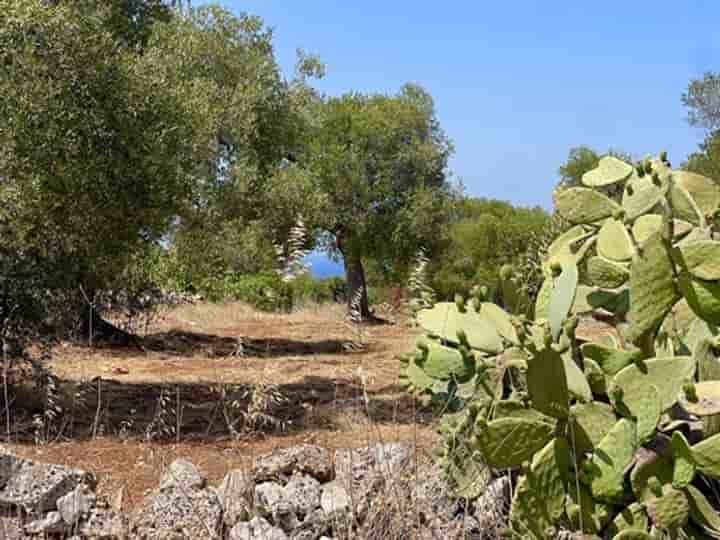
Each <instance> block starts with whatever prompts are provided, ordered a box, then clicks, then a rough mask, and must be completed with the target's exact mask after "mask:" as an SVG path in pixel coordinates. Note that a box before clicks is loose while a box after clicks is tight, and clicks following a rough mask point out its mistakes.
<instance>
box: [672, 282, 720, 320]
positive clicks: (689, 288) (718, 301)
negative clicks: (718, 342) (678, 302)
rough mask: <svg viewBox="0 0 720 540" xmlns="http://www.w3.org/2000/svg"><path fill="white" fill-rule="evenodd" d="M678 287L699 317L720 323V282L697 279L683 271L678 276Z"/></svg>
mask: <svg viewBox="0 0 720 540" xmlns="http://www.w3.org/2000/svg"><path fill="white" fill-rule="evenodd" d="M678 287H679V289H680V292H681V293H682V295H683V296H684V297H685V300H687V303H688V305H689V306H690V308H691V309H692V310H693V311H694V312H695V314H696V315H697V316H698V317H700V318H701V319H703V320H705V321H706V322H708V323H710V324H712V325H715V326H717V325H720V282H717V281H712V282H711V281H703V280H700V279H695V278H693V277H692V276H690V275H689V274H687V273H685V272H683V273H681V274H680V277H679V278H678Z"/></svg>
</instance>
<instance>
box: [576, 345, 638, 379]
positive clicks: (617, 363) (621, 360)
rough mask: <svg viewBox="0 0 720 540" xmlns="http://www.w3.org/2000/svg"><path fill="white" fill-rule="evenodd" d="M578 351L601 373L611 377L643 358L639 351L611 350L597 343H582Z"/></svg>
mask: <svg viewBox="0 0 720 540" xmlns="http://www.w3.org/2000/svg"><path fill="white" fill-rule="evenodd" d="M580 350H581V351H582V354H583V357H584V358H591V359H593V360H595V362H597V364H598V365H599V366H600V367H601V368H602V370H603V372H604V373H605V374H607V375H609V376H611V377H612V376H614V375H615V374H617V373H618V372H619V371H621V370H622V369H623V368H625V367H627V366H629V365H630V364H632V363H633V362H635V361H636V360H640V359H641V358H642V356H643V355H642V352H641V351H625V350H622V349H613V348H610V347H605V346H603V345H598V344H597V343H584V344H583V345H582V346H581V347H580Z"/></svg>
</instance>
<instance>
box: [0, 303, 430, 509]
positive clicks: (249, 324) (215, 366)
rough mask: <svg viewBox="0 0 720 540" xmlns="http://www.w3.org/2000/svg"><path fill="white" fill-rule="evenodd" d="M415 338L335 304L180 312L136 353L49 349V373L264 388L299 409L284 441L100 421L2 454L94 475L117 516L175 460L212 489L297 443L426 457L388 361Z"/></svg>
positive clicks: (417, 421) (135, 384)
mask: <svg viewBox="0 0 720 540" xmlns="http://www.w3.org/2000/svg"><path fill="white" fill-rule="evenodd" d="M413 339H414V335H413V333H412V332H411V331H410V330H409V329H408V328H407V327H406V326H405V325H404V324H402V323H398V324H385V325H373V326H364V327H362V328H361V329H358V328H357V327H353V326H350V325H348V324H347V323H345V322H344V319H343V313H342V308H341V307H340V306H324V307H320V308H315V309H312V310H310V309H308V310H304V311H302V312H299V313H293V314H290V315H268V314H258V313H255V312H253V311H251V310H248V309H247V308H245V307H243V306H240V305H236V304H230V305H225V306H217V305H196V306H184V307H181V308H177V309H174V310H173V311H172V312H170V313H169V314H168V315H167V316H166V317H165V318H164V319H163V320H162V321H160V322H159V323H158V324H155V325H153V326H152V327H151V328H150V331H149V332H148V335H147V337H146V339H145V346H146V351H145V352H142V351H139V350H89V349H87V348H83V347H77V346H70V345H65V346H62V347H60V348H59V349H58V350H56V351H55V354H54V355H53V360H52V362H51V369H52V371H53V373H54V374H56V375H57V376H58V377H59V378H60V379H61V380H63V381H70V382H72V381H76V382H80V381H93V380H94V379H95V378H96V377H100V378H102V380H103V381H106V384H112V385H114V387H120V388H123V387H126V388H128V389H133V390H136V389H137V388H146V387H149V388H152V385H163V387H164V386H168V385H177V387H180V385H182V386H183V388H189V389H192V388H196V389H205V388H207V387H212V386H213V385H218V384H222V385H236V384H237V385H268V384H270V385H274V386H275V387H277V388H279V389H280V390H281V391H282V392H284V393H287V394H292V396H293V398H292V400H291V401H290V403H291V406H292V407H293V408H295V409H296V410H295V411H293V412H294V413H297V414H294V415H293V418H295V420H294V421H293V423H292V424H290V425H288V426H286V429H285V431H284V432H283V433H249V434H242V435H240V437H236V438H232V437H228V436H221V435H218V436H207V435H205V436H203V434H201V433H197V432H190V433H181V436H180V440H179V442H178V441H177V440H176V439H175V437H174V436H173V437H170V440H171V441H172V442H159V441H158V440H150V441H148V440H147V439H146V438H144V437H142V436H140V435H138V434H137V433H132V430H131V429H130V430H128V433H127V434H125V433H122V432H119V431H118V430H117V429H115V428H107V429H105V431H106V432H105V433H104V434H103V433H102V431H103V429H102V425H101V426H100V429H99V432H100V433H101V435H100V436H97V437H95V438H92V437H85V438H82V439H79V440H78V439H74V438H73V439H70V440H62V439H65V437H63V438H61V441H60V442H53V443H50V444H43V445H36V444H13V445H9V447H10V449H11V450H12V451H15V452H17V453H19V454H21V455H24V456H27V457H29V458H32V459H37V460H40V461H47V462H52V463H60V464H64V465H70V466H76V467H81V468H85V469H87V470H90V471H92V472H93V473H95V474H96V475H97V476H98V478H99V481H100V485H99V491H100V493H102V494H104V495H106V496H108V497H110V498H114V497H116V496H117V494H118V493H119V492H122V493H123V494H124V495H123V507H124V509H126V510H129V509H132V508H133V507H134V506H135V505H136V504H137V503H138V502H139V501H140V500H141V499H142V497H143V496H144V494H145V492H146V491H147V490H149V489H152V488H154V487H155V486H156V485H157V483H158V481H159V478H160V475H161V473H162V470H163V469H164V467H165V466H166V465H167V464H168V463H170V462H171V461H172V460H173V459H175V458H177V457H185V458H188V459H190V460H191V461H193V462H194V463H196V464H197V465H198V466H199V467H200V468H201V469H202V470H203V471H204V472H205V473H206V474H207V475H208V478H209V479H210V480H211V482H214V483H217V482H219V481H220V480H221V479H222V477H223V476H224V475H225V473H226V472H228V471H229V470H232V469H233V468H244V467H248V466H249V464H250V462H251V460H252V458H253V457H254V456H256V455H258V454H260V453H264V452H268V451H270V450H272V449H273V448H275V447H281V446H290V445H294V444H299V443H312V444H319V445H321V446H324V447H327V448H330V449H334V448H342V447H359V446H366V445H368V444H374V443H377V442H386V441H403V442H406V443H408V444H410V445H413V446H416V447H418V448H419V449H421V450H423V451H429V450H430V449H431V448H432V446H433V444H434V442H435V440H436V435H435V433H434V429H433V427H432V425H433V422H432V420H433V419H432V416H431V414H430V413H429V412H427V411H423V410H421V408H420V406H419V404H418V403H417V402H416V401H415V400H413V399H410V398H409V396H408V395H407V394H406V393H405V392H404V391H403V390H402V388H401V387H400V386H399V385H398V366H399V364H398V361H397V359H396V355H397V354H399V353H401V352H404V351H406V350H407V348H408V347H409V346H410V344H411V342H412V340H413ZM88 384H92V383H88ZM133 395H135V394H133ZM138 395H139V396H140V397H139V398H138V399H140V400H142V399H144V398H143V397H142V396H143V395H144V394H142V393H139V394H138ZM141 405H142V404H140V403H138V407H139V406H141ZM145 405H148V404H145ZM150 406H152V404H150ZM131 412H132V411H130V410H128V411H127V413H128V421H129V422H132V414H131ZM150 438H151V439H153V438H154V439H157V438H158V437H157V436H156V434H152V437H150ZM165 439H166V440H167V437H166V438H165Z"/></svg>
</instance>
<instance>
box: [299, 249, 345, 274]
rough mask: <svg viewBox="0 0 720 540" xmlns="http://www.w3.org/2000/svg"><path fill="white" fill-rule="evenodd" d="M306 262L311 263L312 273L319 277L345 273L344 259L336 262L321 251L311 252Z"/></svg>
mask: <svg viewBox="0 0 720 540" xmlns="http://www.w3.org/2000/svg"><path fill="white" fill-rule="evenodd" d="M305 262H306V263H308V264H309V265H310V273H311V274H312V275H313V276H314V277H317V278H327V277H334V276H344V275H345V267H344V266H343V263H342V261H340V262H335V261H333V260H331V259H330V258H329V257H328V256H327V255H325V254H324V253H322V252H320V251H313V252H312V253H310V254H309V255H308V256H307V257H305Z"/></svg>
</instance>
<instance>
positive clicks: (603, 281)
mask: <svg viewBox="0 0 720 540" xmlns="http://www.w3.org/2000/svg"><path fill="white" fill-rule="evenodd" d="M587 278H588V279H589V280H590V283H592V284H593V285H595V286H597V287H602V288H605V289H615V288H617V287H621V286H622V285H624V284H625V283H626V282H627V281H628V280H629V279H630V272H629V271H628V269H627V267H626V266H624V265H622V264H619V263H616V262H614V261H611V260H610V259H606V258H605V257H602V256H596V257H591V258H589V259H588V261H587Z"/></svg>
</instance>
